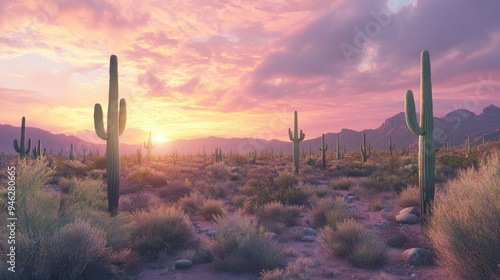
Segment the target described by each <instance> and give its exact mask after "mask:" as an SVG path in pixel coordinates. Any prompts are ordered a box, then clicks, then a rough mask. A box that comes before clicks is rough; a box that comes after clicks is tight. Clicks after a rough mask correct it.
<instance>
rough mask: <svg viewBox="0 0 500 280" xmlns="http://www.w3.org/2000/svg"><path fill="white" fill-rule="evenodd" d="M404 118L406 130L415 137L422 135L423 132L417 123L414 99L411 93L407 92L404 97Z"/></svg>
mask: <svg viewBox="0 0 500 280" xmlns="http://www.w3.org/2000/svg"><path fill="white" fill-rule="evenodd" d="M405 117H406V125H407V126H408V129H409V130H410V131H411V132H412V133H413V134H415V135H424V130H423V129H422V128H421V127H420V126H419V125H418V123H417V112H416V110H415V99H414V98H413V92H412V91H411V90H408V91H407V92H406V95H405Z"/></svg>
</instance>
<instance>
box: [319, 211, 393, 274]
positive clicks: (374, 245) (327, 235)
mask: <svg viewBox="0 0 500 280" xmlns="http://www.w3.org/2000/svg"><path fill="white" fill-rule="evenodd" d="M318 241H319V243H320V244H321V246H322V247H323V248H324V249H325V250H326V251H328V253H330V254H332V255H334V256H338V257H347V258H348V260H349V261H350V262H351V263H352V264H353V265H355V266H359V267H371V266H374V265H376V264H380V263H381V262H382V261H383V260H384V259H385V258H386V249H385V245H384V244H383V243H382V242H381V241H380V240H379V238H378V237H377V236H376V235H375V233H373V232H370V231H368V230H367V229H366V228H365V227H363V226H362V225H361V224H358V223H357V222H356V221H354V220H345V221H344V222H342V223H340V224H339V225H338V226H337V229H336V230H334V229H332V228H330V227H328V226H327V227H325V228H324V229H323V230H322V231H321V232H320V233H319V235H318Z"/></svg>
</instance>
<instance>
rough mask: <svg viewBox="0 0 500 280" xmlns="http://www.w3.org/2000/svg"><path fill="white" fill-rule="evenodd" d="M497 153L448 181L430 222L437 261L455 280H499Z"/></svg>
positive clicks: (499, 179) (499, 159) (499, 164)
mask: <svg viewBox="0 0 500 280" xmlns="http://www.w3.org/2000/svg"><path fill="white" fill-rule="evenodd" d="M499 170H500V153H499V152H493V153H492V154H491V155H490V157H489V158H488V159H487V160H483V161H482V162H481V164H480V167H479V169H478V170H475V169H474V168H470V169H468V170H461V171H460V172H459V176H458V178H457V179H456V180H454V181H451V182H448V184H447V185H446V190H445V191H446V194H445V195H443V196H441V197H439V198H440V199H439V201H436V203H435V204H434V209H433V216H432V217H431V219H430V224H429V230H428V236H429V237H430V240H431V242H432V243H433V245H434V247H435V248H438V251H437V254H438V262H439V263H440V264H441V265H442V266H443V267H445V268H446V269H448V270H449V271H450V272H451V273H452V274H453V275H454V277H455V279H500V267H499V266H498V265H499V262H500V261H499V260H500V219H499V218H498V217H500V191H499V188H498V186H500V172H499Z"/></svg>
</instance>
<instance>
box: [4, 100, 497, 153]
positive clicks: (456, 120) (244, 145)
mask: <svg viewBox="0 0 500 280" xmlns="http://www.w3.org/2000/svg"><path fill="white" fill-rule="evenodd" d="M363 132H364V133H366V140H367V141H369V142H370V143H371V145H372V148H373V149H374V150H381V149H387V148H388V145H389V136H391V137H392V143H393V145H394V146H395V147H396V148H397V149H401V147H402V145H405V146H408V145H411V146H414V147H415V146H416V145H417V143H418V137H417V136H415V135H413V134H412V133H411V132H410V131H409V130H408V128H407V127H406V120H405V115H404V113H399V114H396V115H394V116H392V117H390V118H388V119H387V120H385V121H384V122H383V123H382V125H380V126H379V127H378V128H376V129H365V130H363V131H354V130H350V129H346V128H344V129H342V130H341V131H340V135H339V136H340V145H341V149H344V148H345V149H347V150H348V151H358V150H359V145H360V143H361V137H362V134H363ZM284 133H286V132H284ZM305 133H306V135H307V131H305ZM26 134H27V137H28V138H31V139H32V142H33V144H36V141H38V139H41V140H42V146H43V147H46V148H47V152H49V151H50V149H52V150H53V154H58V153H59V151H60V150H61V148H62V149H63V153H64V154H65V155H67V154H68V153H69V147H70V145H71V143H73V144H74V149H75V152H76V153H77V154H83V149H85V150H86V151H87V153H88V151H89V149H92V150H93V151H94V152H95V151H97V150H99V151H100V153H101V154H103V153H104V151H105V144H95V143H90V142H86V141H83V140H81V139H79V138H77V137H75V136H67V135H64V134H52V133H50V132H48V131H45V130H42V129H39V128H34V127H27V128H26ZM467 136H470V137H471V139H473V140H474V142H473V143H474V144H479V143H481V142H482V138H483V137H484V139H485V140H486V141H492V140H499V139H500V108H499V107H497V106H494V105H490V106H488V107H486V108H484V109H483V111H482V112H481V113H480V114H479V115H476V114H474V113H472V112H470V111H468V110H464V109H459V110H455V111H452V112H450V113H448V114H446V115H445V116H444V117H442V118H434V138H435V140H436V147H441V146H442V145H443V143H445V142H447V141H448V139H451V141H452V145H454V146H457V145H462V144H463V143H464V142H465V140H466V139H467ZM19 138H20V128H19V127H13V126H10V125H0V152H5V153H14V152H15V151H14V148H13V144H12V141H13V139H19ZM325 141H326V142H327V143H328V152H333V151H334V150H335V147H336V143H337V133H331V132H330V133H325ZM320 145H321V137H317V138H313V139H307V136H306V140H304V141H303V142H301V144H300V146H301V149H303V150H304V151H305V152H309V150H311V151H312V152H314V153H318V148H319V147H320ZM138 147H142V146H141V145H127V144H120V151H121V152H122V153H127V154H130V153H135V152H136V150H137V148H138ZM216 147H221V148H222V151H223V152H224V153H229V152H234V153H236V152H238V153H240V154H247V153H248V152H250V151H252V150H253V149H254V148H255V149H256V150H257V151H258V152H259V153H260V152H266V151H267V153H272V152H274V153H276V154H279V153H283V154H289V153H291V150H292V143H291V142H290V141H279V140H263V139H255V138H221V137H206V138H197V139H190V140H174V141H171V142H168V143H163V144H158V145H157V147H156V148H154V149H153V153H154V154H166V153H170V152H171V151H172V150H173V149H175V150H177V151H178V152H179V153H181V154H183V153H184V154H188V153H195V154H196V153H202V152H203V150H205V152H206V153H207V154H211V153H213V151H214V150H215V148H216ZM142 149H143V153H145V151H144V148H142Z"/></svg>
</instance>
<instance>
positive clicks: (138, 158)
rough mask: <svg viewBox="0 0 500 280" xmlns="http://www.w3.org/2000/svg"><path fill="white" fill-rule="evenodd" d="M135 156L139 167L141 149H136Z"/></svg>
mask: <svg viewBox="0 0 500 280" xmlns="http://www.w3.org/2000/svg"><path fill="white" fill-rule="evenodd" d="M135 156H136V158H137V164H138V165H141V164H142V148H141V147H139V148H137V153H136V154H135Z"/></svg>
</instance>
